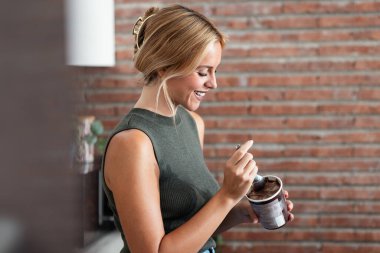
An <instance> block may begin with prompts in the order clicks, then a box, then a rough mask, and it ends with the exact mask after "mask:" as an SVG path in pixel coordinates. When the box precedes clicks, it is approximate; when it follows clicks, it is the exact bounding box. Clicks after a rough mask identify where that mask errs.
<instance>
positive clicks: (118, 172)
mask: <svg viewBox="0 0 380 253" xmlns="http://www.w3.org/2000/svg"><path fill="white" fill-rule="evenodd" d="M156 165H157V163H156V159H155V156H154V150H153V145H152V142H151V141H150V139H149V137H148V136H147V135H146V134H145V133H143V132H142V131H140V130H137V129H131V130H125V131H122V132H120V133H117V134H116V135H115V136H113V137H112V139H111V141H110V143H109V145H108V148H107V153H106V156H105V165H104V174H105V180H106V183H107V186H108V187H109V188H111V189H112V186H114V185H115V184H117V180H116V179H118V178H120V179H121V178H123V177H125V176H126V177H128V178H131V175H134V174H136V173H143V172H144V167H150V168H152V167H151V166H154V167H156Z"/></svg>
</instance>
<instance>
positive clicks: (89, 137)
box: [83, 120, 104, 145]
mask: <svg viewBox="0 0 380 253" xmlns="http://www.w3.org/2000/svg"><path fill="white" fill-rule="evenodd" d="M103 132H104V127H103V124H102V122H101V121H100V120H94V121H93V122H92V123H91V125H90V133H88V134H86V135H84V136H83V138H84V140H85V141H86V142H87V143H88V144H89V145H94V144H95V143H96V142H97V141H98V136H99V135H101V134H102V133H103Z"/></svg>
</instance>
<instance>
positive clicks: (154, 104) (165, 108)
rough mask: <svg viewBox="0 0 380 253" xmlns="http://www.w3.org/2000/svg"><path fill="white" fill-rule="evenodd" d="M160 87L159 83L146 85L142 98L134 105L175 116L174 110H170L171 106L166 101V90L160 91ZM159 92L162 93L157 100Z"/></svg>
mask: <svg viewBox="0 0 380 253" xmlns="http://www.w3.org/2000/svg"><path fill="white" fill-rule="evenodd" d="M158 88H159V85H158V84H153V85H144V87H143V89H142V92H141V95H140V98H139V99H138V100H137V102H136V104H135V105H134V107H135V108H142V109H146V110H149V111H152V112H155V113H157V114H161V115H164V116H168V117H171V116H174V115H173V112H172V111H171V110H170V106H169V105H168V104H167V102H166V101H165V97H164V92H163V91H162V89H161V90H160V91H159V90H158ZM159 92H160V94H159V97H158V101H157V96H158V93H159Z"/></svg>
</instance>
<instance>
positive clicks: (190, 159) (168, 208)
mask: <svg viewBox="0 0 380 253" xmlns="http://www.w3.org/2000/svg"><path fill="white" fill-rule="evenodd" d="M174 118H175V122H174ZM127 129H139V130H141V131H143V132H144V133H145V134H146V135H147V136H148V137H149V138H150V140H151V142H152V144H153V148H154V152H155V156H156V159H157V162H158V166H159V169H160V178H159V185H160V204H161V212H162V219H163V223H164V228H165V233H169V232H171V231H172V230H174V229H176V228H177V227H179V226H181V225H182V224H183V223H185V222H186V221H187V220H189V219H190V218H191V217H192V216H193V215H194V214H195V213H196V212H197V211H198V210H199V209H200V208H201V207H202V206H203V205H204V204H205V203H206V202H207V201H208V200H209V199H210V198H211V197H212V196H213V195H214V194H215V193H216V192H217V191H218V189H219V186H218V183H217V182H216V180H215V178H214V177H213V176H212V175H211V173H210V172H209V170H208V169H207V166H206V164H205V162H204V157H203V153H202V149H201V145H200V142H199V137H198V131H197V127H196V124H195V121H194V119H193V118H192V116H191V115H190V113H189V112H187V111H186V110H185V109H184V108H182V107H178V109H177V112H176V115H175V117H165V116H162V115H159V114H156V113H154V112H151V111H149V110H145V109H140V108H134V109H132V110H131V111H130V112H129V113H128V115H126V116H125V118H124V119H123V120H122V121H121V122H120V123H119V124H118V126H117V127H116V128H115V129H114V131H113V132H112V133H111V135H110V138H109V140H110V139H111V138H112V137H113V136H114V135H115V134H116V133H119V132H121V131H124V130H127ZM107 146H108V144H107ZM126 155H128V154H126ZM103 166H104V159H103V164H102V170H103ZM152 169H153V168H152ZM102 175H103V173H102ZM102 179H103V185H104V191H105V193H106V196H107V198H108V203H109V206H110V208H111V210H112V211H113V213H114V217H115V225H116V227H117V228H118V229H119V231H120V232H121V235H122V239H123V241H124V248H123V249H122V250H121V252H122V253H125V252H130V251H129V250H128V246H127V242H126V240H125V237H124V234H123V230H122V227H121V224H120V220H119V215H118V213H117V210H116V207H115V201H114V198H113V195H112V192H111V191H110V189H109V188H108V187H107V186H106V184H105V182H104V176H103V177H102ZM125 187H127V188H128V185H125ZM147 187H149V185H147ZM125 215H128V214H125ZM196 232H197V231H194V233H196ZM178 243H181V242H178ZM210 247H215V242H214V240H213V239H212V238H210V239H209V240H208V241H207V242H206V244H205V245H204V246H203V247H202V249H201V250H200V252H202V251H204V250H206V249H208V248H210Z"/></svg>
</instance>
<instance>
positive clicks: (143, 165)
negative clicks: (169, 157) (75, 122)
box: [105, 130, 256, 252]
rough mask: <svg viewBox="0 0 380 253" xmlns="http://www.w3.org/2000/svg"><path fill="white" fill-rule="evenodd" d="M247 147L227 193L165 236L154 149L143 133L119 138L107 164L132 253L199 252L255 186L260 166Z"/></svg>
mask: <svg viewBox="0 0 380 253" xmlns="http://www.w3.org/2000/svg"><path fill="white" fill-rule="evenodd" d="M251 145H252V142H247V143H246V144H243V145H242V147H241V148H240V149H239V150H238V151H236V152H235V153H234V154H233V155H232V157H231V158H230V159H229V161H228V162H227V165H226V168H225V182H224V184H223V187H222V188H221V189H220V190H219V191H218V192H217V193H216V194H215V196H213V197H212V198H211V199H210V201H208V202H207V204H206V205H204V207H203V208H202V209H201V210H199V211H198V212H197V213H196V214H195V215H194V216H193V217H192V218H191V219H190V220H189V221H187V222H186V223H185V224H183V225H181V226H180V227H178V228H177V229H175V230H174V231H172V232H171V233H169V234H166V235H165V231H164V226H163V222H162V215H161V210H160V193H159V185H158V184H159V169H158V165H157V162H156V159H155V156H154V151H153V147H152V143H151V142H150V140H149V138H148V137H147V136H146V135H145V134H144V133H142V132H141V131H139V130H128V131H123V132H121V133H118V134H117V135H115V136H114V137H113V138H112V140H111V142H110V144H109V147H108V150H107V155H106V160H105V180H106V183H107V186H108V187H109V188H110V189H111V191H112V193H113V195H114V198H115V203H116V208H117V211H118V214H119V217H120V222H121V224H122V228H123V232H124V235H125V237H126V239H127V241H128V245H129V247H130V250H131V252H195V251H197V250H199V249H200V248H201V247H202V246H203V245H204V243H205V242H206V241H207V240H208V238H210V237H211V236H212V235H213V233H214V232H215V230H216V229H217V228H218V227H219V226H220V224H221V223H222V221H223V220H224V218H225V217H226V215H227V214H228V213H229V212H230V210H231V209H232V208H233V207H234V206H235V205H236V203H238V202H239V200H240V199H241V198H242V196H243V195H244V192H246V191H247V190H248V188H249V187H250V185H251V183H252V175H253V174H254V173H256V172H255V165H254V163H253V162H252V161H251V160H252V155H251V154H249V153H247V150H248V149H249V148H250V146H251Z"/></svg>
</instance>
